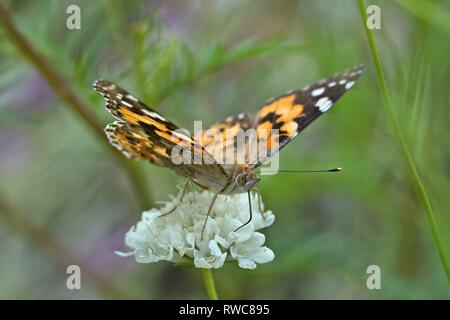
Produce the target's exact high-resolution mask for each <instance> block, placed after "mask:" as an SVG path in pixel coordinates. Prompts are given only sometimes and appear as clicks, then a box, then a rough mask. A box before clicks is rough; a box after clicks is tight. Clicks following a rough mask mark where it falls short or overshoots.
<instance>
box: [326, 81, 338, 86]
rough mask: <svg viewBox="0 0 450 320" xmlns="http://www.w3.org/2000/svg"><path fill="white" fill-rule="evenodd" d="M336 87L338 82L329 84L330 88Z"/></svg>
mask: <svg viewBox="0 0 450 320" xmlns="http://www.w3.org/2000/svg"><path fill="white" fill-rule="evenodd" d="M335 85H336V81H333V82H330V83H329V84H328V86H329V87H330V88H332V87H334V86H335Z"/></svg>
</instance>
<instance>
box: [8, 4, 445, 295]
mask: <svg viewBox="0 0 450 320" xmlns="http://www.w3.org/2000/svg"><path fill="white" fill-rule="evenodd" d="M75 3H76V4H78V5H79V6H80V8H81V14H82V28H81V30H67V28H66V18H67V14H66V8H67V6H68V5H70V4H73V1H44V0H40V1H9V2H8V8H9V10H10V11H11V13H12V14H13V15H14V19H15V22H16V24H17V26H18V27H19V29H20V30H21V31H22V32H23V33H24V34H25V35H26V36H27V37H28V39H29V40H30V41H32V43H33V44H34V46H36V48H38V49H39V50H40V51H41V52H43V53H44V54H45V56H46V57H47V59H48V60H49V61H50V62H51V64H52V65H53V66H55V67H56V68H57V70H58V71H59V72H61V74H63V75H64V76H65V77H66V78H67V79H69V80H70V83H71V86H72V88H73V89H74V90H75V91H76V92H77V94H79V95H80V97H81V98H82V99H83V100H85V101H87V102H88V103H89V105H90V107H91V110H90V111H92V112H93V113H94V114H95V115H96V116H97V117H98V118H99V119H100V120H101V121H102V122H103V123H105V124H106V123H108V122H111V121H112V120H113V119H112V117H111V116H109V115H108V114H107V113H106V111H105V110H104V108H103V101H102V100H101V98H100V97H99V96H98V95H97V94H95V93H94V92H93V91H92V89H91V84H92V82H93V81H94V80H95V79H99V78H104V79H108V80H111V81H114V82H117V83H119V84H120V85H121V86H123V87H125V88H127V89H128V90H129V91H130V92H132V93H133V94H135V95H136V96H138V97H140V98H141V99H143V100H144V101H146V102H147V103H148V104H150V105H152V106H154V107H155V108H156V109H157V110H159V111H161V113H163V114H164V115H165V116H166V117H168V118H170V119H173V121H174V122H175V123H177V124H178V125H179V126H181V127H185V128H187V129H188V130H192V129H193V125H192V124H193V121H194V120H203V121H204V125H205V126H207V125H209V124H212V123H214V122H215V121H217V120H221V119H223V118H225V117H227V116H228V115H231V114H235V113H238V112H242V111H247V112H255V111H256V110H257V107H258V105H260V104H261V103H262V102H264V101H265V100H266V99H268V98H270V97H272V96H274V95H278V94H281V93H283V92H285V91H287V90H288V89H292V88H300V87H302V86H304V85H306V84H308V83H310V82H313V81H315V80H317V79H320V78H323V77H325V76H327V75H329V74H332V73H335V72H337V71H341V70H343V69H345V68H347V67H351V66H353V65H356V64H360V63H363V64H365V65H366V71H365V73H364V74H363V76H362V77H361V79H360V80H359V82H358V84H357V85H356V86H355V87H354V88H353V89H352V90H351V91H350V92H349V93H347V94H346V95H345V96H344V97H343V98H342V100H340V101H339V103H338V104H337V105H336V107H335V108H333V110H332V111H331V112H330V113H328V114H326V115H325V116H323V117H321V118H320V120H318V121H317V122H316V123H314V124H312V125H311V127H309V128H308V129H307V130H305V131H304V132H303V133H302V134H301V135H300V136H299V137H298V138H297V139H295V140H294V141H293V142H292V143H291V144H290V145H289V146H288V147H286V148H285V149H283V151H282V152H281V157H280V162H281V165H280V166H281V168H283V169H316V168H328V167H335V166H341V167H343V168H344V171H343V172H342V173H341V174H323V175H322V174H292V175H288V174H279V175H276V176H267V177H263V179H262V182H261V184H260V190H261V193H262V196H263V199H264V202H265V203H266V206H267V207H268V208H270V209H272V210H273V211H274V213H275V214H276V216H277V219H276V222H275V224H274V226H272V227H271V228H270V229H269V230H268V231H267V244H268V245H269V246H270V248H272V249H273V250H274V252H275V254H276V258H275V261H274V262H272V263H270V264H267V265H263V266H259V267H258V269H257V270H255V271H243V270H242V269H239V268H238V267H236V266H235V265H229V266H226V267H225V268H223V269H221V270H219V271H216V272H215V273H214V275H215V278H216V282H217V283H216V285H217V289H218V291H219V294H220V295H221V297H223V298H262V299H263V298H269V299H283V298H288V299H296V298H321V299H323V298H338V299H350V298H356V299H361V298H369V299H372V298H373V299H378V298H402V299H409V298H445V297H448V283H447V282H446V278H445V274H444V272H443V270H442V267H441V265H440V262H439V259H438V256H437V253H436V249H435V247H434V245H433V242H432V238H431V234H430V230H429V226H428V224H427V220H426V219H425V212H424V210H423V208H422V206H421V204H420V202H419V200H418V198H417V195H416V192H415V190H414V187H413V185H412V183H411V181H410V180H409V177H408V175H407V173H406V169H405V166H404V163H403V160H402V159H401V156H400V153H399V151H398V148H397V145H396V142H395V140H394V139H393V137H392V133H391V129H390V126H389V124H388V122H387V121H386V117H385V114H384V112H383V110H382V101H381V98H380V94H379V90H378V88H377V84H376V79H375V76H374V72H373V67H372V65H371V60H370V55H369V53H368V49H367V43H366V38H365V36H364V31H363V29H362V26H361V22H360V18H359V16H358V12H357V8H356V3H355V2H354V1H347V0H341V1H331V0H330V1H327V0H320V1H296V2H294V1H276V2H275V1H142V2H141V1H95V2H94V1H87V0H86V1H75ZM377 3H378V5H379V6H380V7H381V14H382V29H381V30H377V31H375V35H376V37H377V41H378V45H379V50H380V54H381V56H382V59H383V63H384V68H385V73H386V76H387V81H388V85H389V89H390V92H391V94H392V98H393V103H394V106H395V108H396V112H397V114H398V117H399V118H400V120H401V124H402V127H403V129H404V131H405V133H406V134H407V139H408V143H409V145H410V147H411V149H412V151H413V153H414V157H415V159H416V161H417V164H418V167H419V171H420V173H421V176H422V177H423V179H424V181H425V185H426V188H427V190H428V192H429V193H430V196H431V200H432V204H433V207H434V210H435V212H436V214H437V220H438V223H439V226H438V227H439V229H440V231H441V233H442V235H443V240H444V244H445V245H446V248H447V251H448V250H449V248H450V245H449V244H450V234H449V230H450V216H449V214H448V213H449V209H448V208H449V207H450V200H449V191H450V184H449V174H450V172H449V168H450V151H449V150H450V135H449V130H448V122H449V105H450V94H449V90H448V83H449V81H450V60H449V59H448V57H449V56H450V42H449V41H448V39H449V32H448V31H449V29H448V26H449V24H448V21H446V20H445V18H443V17H445V16H447V17H448V14H449V12H450V6H449V3H448V2H446V1H433V5H430V6H427V5H425V8H424V7H423V6H424V5H423V2H422V1H410V2H408V1H396V2H393V1H379V2H377ZM438 12H444V13H438ZM435 17H436V19H437V20H435ZM446 22H447V24H446ZM102 144H104V141H99V140H98V139H97V138H96V137H95V136H94V135H93V134H92V133H91V131H90V130H89V129H88V128H87V126H86V125H85V124H84V123H83V122H81V120H80V119H79V118H78V117H77V116H76V115H75V114H74V113H73V112H71V111H70V110H69V109H68V108H66V106H65V105H64V104H63V103H62V102H61V101H60V100H58V99H57V98H55V96H54V93H53V91H52V90H51V89H50V88H49V87H48V86H47V84H46V82H45V80H44V79H43V78H42V77H41V76H40V75H39V74H38V72H37V71H36V70H35V69H34V68H33V67H32V66H31V65H30V64H29V63H28V62H27V61H26V60H25V59H24V58H23V57H22V55H21V54H20V53H19V52H18V51H17V50H16V48H15V46H14V45H13V43H11V42H10V41H9V39H8V38H7V37H6V34H5V32H4V31H3V30H2V29H0V181H1V184H0V192H1V197H2V199H6V200H7V201H9V203H10V204H12V205H13V206H14V207H15V208H16V209H17V210H19V211H20V212H22V213H24V215H25V216H26V218H27V219H29V220H31V221H33V222H34V223H36V224H38V225H39V226H40V227H41V228H42V229H45V230H46V231H47V232H49V233H51V234H53V235H54V236H55V237H56V238H57V239H58V240H59V241H60V242H61V243H63V244H64V245H65V246H66V247H67V248H69V250H71V251H73V252H74V253H75V254H76V255H77V256H79V257H81V258H80V259H82V261H67V265H69V264H81V263H82V264H84V265H88V266H90V267H91V268H92V269H93V270H95V271H97V272H98V273H100V274H102V275H103V276H104V277H105V278H107V279H108V281H110V282H111V283H114V284H116V285H117V286H118V287H120V288H121V289H122V290H123V291H124V292H125V293H127V294H129V295H133V296H137V297H140V298H146V299H148V298H188V299H191V298H204V297H205V293H204V289H203V284H202V282H201V275H200V272H199V271H198V270H195V269H188V268H177V267H174V266H172V265H169V264H164V263H161V264H152V265H138V264H136V263H135V262H134V261H133V259H124V258H120V257H118V256H116V255H115V254H114V250H123V249H124V248H123V235H124V233H125V232H126V231H127V229H128V228H129V226H131V225H132V224H134V223H135V222H136V221H137V220H138V218H139V215H140V209H139V208H138V205H137V204H136V203H135V198H134V197H133V195H132V194H131V192H132V188H131V187H130V185H129V181H128V180H127V178H126V174H125V173H124V172H123V171H122V168H120V167H119V166H117V165H116V163H115V162H114V160H113V157H112V156H111V154H110V153H109V151H108V150H107V149H106V148H104V147H103V145H102ZM138 166H139V168H140V170H141V174H142V175H145V177H146V179H147V188H148V192H149V193H150V192H151V194H152V197H153V199H158V200H165V199H167V198H168V197H169V195H170V194H174V193H175V192H176V191H177V189H176V185H177V184H178V183H179V182H180V179H179V178H178V177H176V176H175V175H174V174H173V173H171V172H170V171H168V170H165V169H163V168H158V167H155V166H151V165H148V164H147V163H140V164H138ZM41 249H42V248H41ZM41 249H39V247H36V244H32V243H29V242H27V241H25V240H24V239H23V238H22V237H21V236H19V233H17V230H15V229H14V228H11V226H10V225H8V224H6V223H5V220H1V217H0V251H1V252H2V258H1V259H0V283H1V284H2V285H1V286H0V297H1V298H31V299H36V298H68V299H73V298H103V297H104V296H103V294H102V292H101V291H99V290H98V289H97V288H96V287H95V286H94V285H92V284H90V283H89V282H87V281H85V282H82V286H83V287H82V288H83V289H82V290H80V291H69V290H67V289H66V287H65V281H66V276H67V275H66V274H65V269H64V268H61V266H60V265H55V264H54V263H53V262H52V261H51V260H49V259H48V257H47V256H46V255H45V250H41ZM448 254H449V255H450V253H448ZM372 264H376V265H379V266H380V267H381V270H382V289H381V290H372V291H370V290H368V289H367V287H366V279H367V276H368V275H367V274H366V268H367V267H368V266H369V265H372Z"/></svg>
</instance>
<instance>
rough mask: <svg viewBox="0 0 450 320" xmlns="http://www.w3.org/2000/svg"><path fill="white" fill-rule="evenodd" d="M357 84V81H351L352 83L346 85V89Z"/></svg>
mask: <svg viewBox="0 0 450 320" xmlns="http://www.w3.org/2000/svg"><path fill="white" fill-rule="evenodd" d="M354 84H355V81H350V82H347V84H346V85H345V89H347V90H348V89H350V88H351V87H353V85H354Z"/></svg>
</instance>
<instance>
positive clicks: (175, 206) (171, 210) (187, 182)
mask: <svg viewBox="0 0 450 320" xmlns="http://www.w3.org/2000/svg"><path fill="white" fill-rule="evenodd" d="M189 181H191V180H189V179H187V180H186V182H185V183H184V186H183V189H182V190H181V193H180V196H179V197H178V200H177V202H176V203H175V205H174V206H173V207H172V208H171V209H170V210H169V211H167V212H164V213H162V214H160V215H159V217H164V216H167V215H168V214H171V213H172V212H174V211H175V209H176V208H178V206H179V205H180V203H181V202H183V198H184V194H185V193H186V189H187V186H188V184H189Z"/></svg>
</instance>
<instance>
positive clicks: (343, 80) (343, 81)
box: [339, 79, 347, 85]
mask: <svg viewBox="0 0 450 320" xmlns="http://www.w3.org/2000/svg"><path fill="white" fill-rule="evenodd" d="M346 82H347V80H345V79H342V80H341V81H339V84H341V85H342V84H345V83H346Z"/></svg>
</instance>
